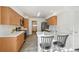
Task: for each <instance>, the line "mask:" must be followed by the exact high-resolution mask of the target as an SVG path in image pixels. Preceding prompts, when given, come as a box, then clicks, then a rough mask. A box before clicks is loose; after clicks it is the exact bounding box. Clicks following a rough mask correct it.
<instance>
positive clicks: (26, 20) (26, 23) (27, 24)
mask: <svg viewBox="0 0 79 59" xmlns="http://www.w3.org/2000/svg"><path fill="white" fill-rule="evenodd" d="M28 26H29V21H28V19H24V28H28Z"/></svg>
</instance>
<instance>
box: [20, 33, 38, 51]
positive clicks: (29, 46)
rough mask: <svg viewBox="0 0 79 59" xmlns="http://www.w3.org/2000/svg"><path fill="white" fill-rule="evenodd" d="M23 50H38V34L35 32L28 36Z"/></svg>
mask: <svg viewBox="0 0 79 59" xmlns="http://www.w3.org/2000/svg"><path fill="white" fill-rule="evenodd" d="M21 52H37V36H36V34H35V33H33V34H32V35H30V36H28V37H27V38H26V41H25V43H24V45H23V47H22V49H21Z"/></svg>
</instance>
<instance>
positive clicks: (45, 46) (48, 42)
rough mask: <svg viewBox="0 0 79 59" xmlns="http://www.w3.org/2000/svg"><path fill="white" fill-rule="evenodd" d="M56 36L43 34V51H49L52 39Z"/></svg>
mask: <svg viewBox="0 0 79 59" xmlns="http://www.w3.org/2000/svg"><path fill="white" fill-rule="evenodd" d="M53 38H54V36H41V43H40V47H41V50H42V52H45V51H47V52H49V51H50V49H51V47H52V40H53Z"/></svg>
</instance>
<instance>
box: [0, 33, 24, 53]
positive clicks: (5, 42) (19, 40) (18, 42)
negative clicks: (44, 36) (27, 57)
mask: <svg viewBox="0 0 79 59" xmlns="http://www.w3.org/2000/svg"><path fill="white" fill-rule="evenodd" d="M23 42H24V34H23V33H22V34H20V35H19V36H18V37H0V52H18V51H19V50H20V48H21V46H22V44H23Z"/></svg>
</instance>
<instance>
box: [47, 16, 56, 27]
mask: <svg viewBox="0 0 79 59" xmlns="http://www.w3.org/2000/svg"><path fill="white" fill-rule="evenodd" d="M48 24H49V25H57V16H52V17H51V18H49V19H48Z"/></svg>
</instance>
